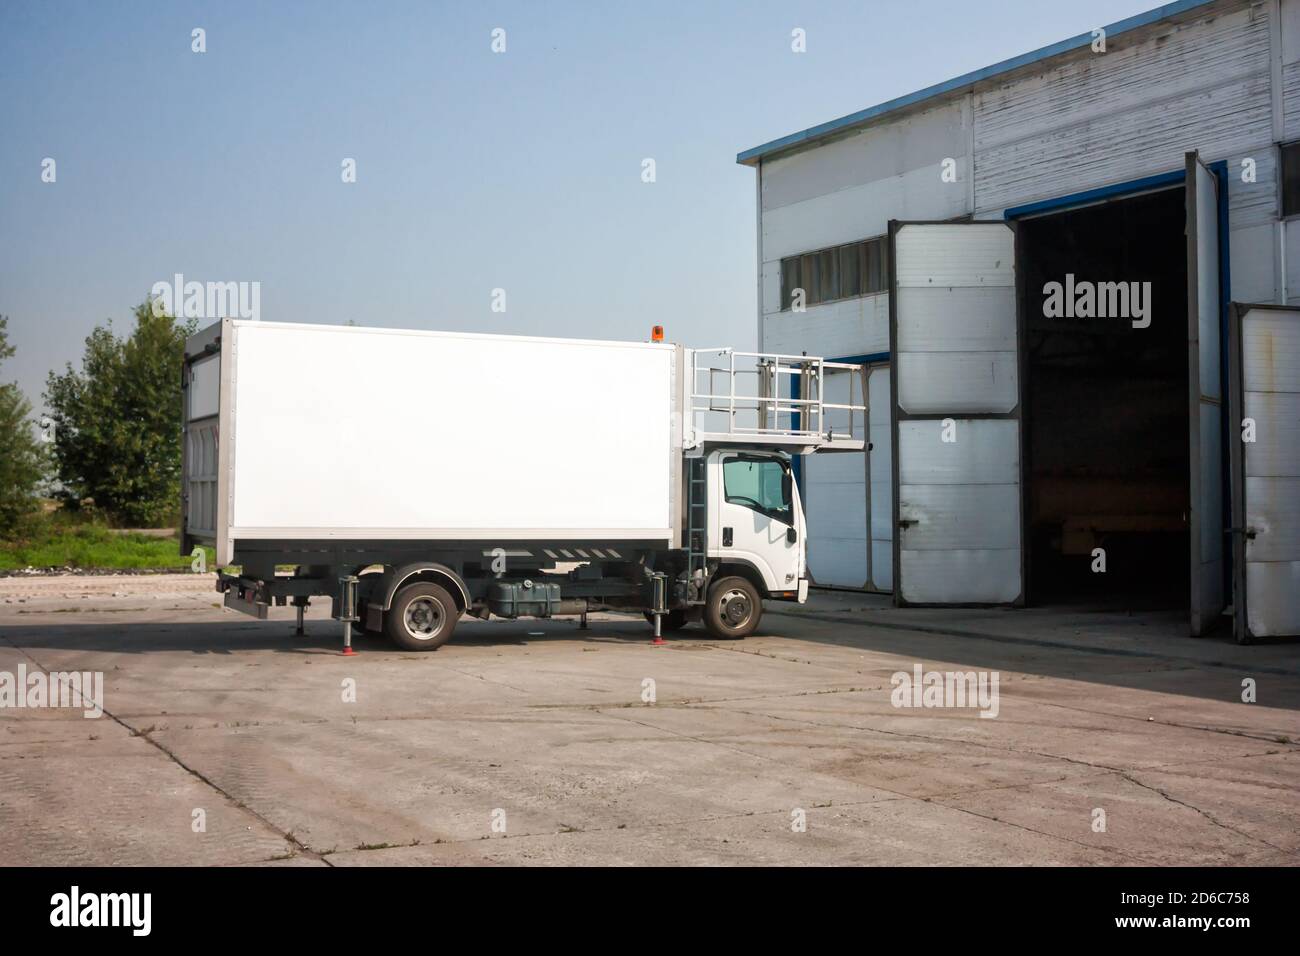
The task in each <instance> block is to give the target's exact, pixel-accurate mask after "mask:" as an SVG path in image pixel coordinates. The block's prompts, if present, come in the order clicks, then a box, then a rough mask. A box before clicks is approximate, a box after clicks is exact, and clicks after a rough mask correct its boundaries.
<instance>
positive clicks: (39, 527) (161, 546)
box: [0, 512, 216, 571]
mask: <svg viewBox="0 0 1300 956" xmlns="http://www.w3.org/2000/svg"><path fill="white" fill-rule="evenodd" d="M205 550H206V551H207V553H208V565H207V566H208V567H209V568H213V567H215V566H216V565H215V555H214V553H213V551H212V549H211V548H207V549H205ZM190 561H191V559H190V558H189V557H186V556H183V555H181V553H180V542H179V540H178V539H177V538H176V537H175V536H174V535H173V536H172V537H169V538H158V537H151V536H149V535H144V534H133V533H131V532H129V531H127V532H122V531H116V530H113V529H110V528H109V527H108V526H107V525H105V524H102V523H99V522H95V521H89V520H86V519H84V518H81V519H79V518H78V517H76V516H71V515H68V514H66V513H63V512H54V513H52V514H45V515H41V516H39V517H37V518H34V519H33V520H32V521H31V522H29V523H28V524H27V526H26V527H24V528H23V529H22V530H21V531H20V532H18V533H17V534H16V535H14V536H13V538H12V539H10V540H0V571H15V570H19V569H22V568H104V569H112V570H142V569H150V568H188V567H189V566H190Z"/></svg>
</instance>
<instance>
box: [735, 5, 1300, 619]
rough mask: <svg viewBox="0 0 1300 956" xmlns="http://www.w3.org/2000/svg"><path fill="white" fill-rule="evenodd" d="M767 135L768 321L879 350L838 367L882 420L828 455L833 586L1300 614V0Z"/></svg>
mask: <svg viewBox="0 0 1300 956" xmlns="http://www.w3.org/2000/svg"><path fill="white" fill-rule="evenodd" d="M737 161H738V162H739V163H741V164H743V165H747V166H751V167H753V168H754V170H755V172H756V174H757V175H756V184H757V185H756V195H757V206H758V274H759V295H758V300H759V315H758V328H759V342H760V350H761V351H766V352H778V353H786V354H795V355H798V354H800V353H807V354H810V355H824V356H827V357H828V358H835V359H838V360H851V361H857V362H862V363H864V364H866V365H867V366H868V368H867V372H866V376H865V381H861V382H859V381H849V380H847V379H846V378H844V377H843V376H841V377H839V378H831V379H830V380H828V381H827V382H825V383H824V385H823V393H824V394H825V395H826V396H828V397H829V396H845V395H848V394H850V393H852V394H853V395H855V396H857V395H861V394H864V393H865V395H866V396H867V399H868V402H869V405H870V412H869V416H868V418H869V421H868V422H867V423H866V424H865V425H863V426H862V427H863V428H865V429H866V431H867V437H868V438H869V441H870V445H869V450H868V451H867V452H866V453H865V454H863V455H841V456H818V457H817V458H809V459H808V460H807V461H806V462H805V463H804V464H803V466H802V473H801V475H800V484H801V489H802V492H803V496H804V500H805V504H806V507H807V511H808V528H809V544H810V553H809V566H810V572H811V574H812V576H813V578H814V580H815V582H816V583H817V584H819V585H823V586H831V587H844V588H855V589H865V590H874V591H882V592H892V593H893V594H894V595H895V599H896V601H897V602H898V603H900V604H1013V605H1014V604H1025V603H1028V604H1054V603H1055V604H1066V603H1068V604H1070V605H1077V604H1080V603H1082V604H1086V605H1094V606H1098V607H1100V606H1108V605H1109V606H1114V604H1115V602H1116V601H1117V600H1120V601H1122V602H1123V604H1124V606H1128V607H1134V606H1143V607H1186V608H1187V609H1188V617H1189V627H1190V630H1191V632H1192V633H1194V634H1201V633H1204V632H1206V631H1208V630H1210V629H1212V628H1213V627H1214V626H1216V625H1217V624H1220V623H1225V615H1226V612H1227V610H1228V609H1229V608H1231V609H1232V610H1233V611H1235V613H1236V620H1235V626H1236V629H1237V633H1238V636H1239V638H1241V639H1249V638H1251V637H1260V636H1265V635H1279V634H1296V633H1300V467H1297V466H1298V465H1300V315H1298V314H1297V313H1296V312H1293V311H1291V310H1289V309H1288V308H1287V307H1288V306H1300V235H1297V228H1298V222H1297V216H1300V0H1264V2H1242V0H1180V2H1177V3H1171V4H1168V5H1166V6H1163V7H1160V8H1159V9H1156V10H1152V11H1149V12H1147V13H1144V14H1141V15H1138V16H1136V17H1132V18H1130V19H1128V20H1125V21H1122V22H1120V23H1116V24H1112V25H1110V26H1107V27H1105V28H1103V29H1100V30H1098V31H1096V32H1090V33H1087V34H1082V35H1080V36H1078V37H1075V38H1073V39H1070V40H1066V41H1063V42H1061V43H1058V44H1055V45H1053V46H1050V47H1046V48H1044V49H1041V50H1038V51H1035V52H1033V53H1028V54H1025V55H1023V56H1019V57H1016V58H1014V59H1011V60H1008V61H1006V62H1003V63H998V64H995V65H993V66H990V67H987V68H985V69H982V70H978V71H976V72H974V73H970V74H967V75H965V76H961V77H958V78H956V79H953V80H950V81H948V82H945V83H941V84H939V85H937V86H933V87H930V88H928V89H924V90H921V91H919V92H917V93H913V94H911V95H908V96H904V97H901V98H899V99H896V100H891V101H889V102H887V103H882V104H880V105H878V106H874V107H871V108H869V109H866V110H863V111H861V112H858V113H855V114H853V115H850V116H846V117H843V118H841V119H838V120H834V121H831V122H828V123H824V124H822V125H820V126H815V127H812V128H811V129H807V130H804V131H802V132H798V133H794V134H792V135H789V136H784V137H782V138H781V139H777V140H774V141H773V142H770V143H767V144H765V145H762V146H758V147H755V148H753V149H749V150H746V151H745V152H743V153H741V154H740V155H739V156H738V157H737ZM1234 303H1251V304H1262V305H1263V306H1265V307H1262V308H1253V309H1252V308H1247V307H1245V306H1241V305H1234ZM845 374H847V373H845ZM1247 418H1249V419H1250V426H1249V429H1240V430H1239V428H1238V424H1237V423H1240V422H1241V421H1243V420H1245V419H1247ZM1247 431H1249V433H1250V434H1249V435H1247ZM1243 436H1246V440H1245V441H1243ZM1252 439H1253V440H1252ZM1234 528H1235V529H1236V530H1235V531H1233V530H1232V529H1234Z"/></svg>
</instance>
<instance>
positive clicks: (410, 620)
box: [384, 581, 460, 651]
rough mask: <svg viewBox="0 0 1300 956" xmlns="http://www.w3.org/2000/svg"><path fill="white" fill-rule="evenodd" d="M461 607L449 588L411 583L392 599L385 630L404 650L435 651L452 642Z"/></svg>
mask: <svg viewBox="0 0 1300 956" xmlns="http://www.w3.org/2000/svg"><path fill="white" fill-rule="evenodd" d="M459 619H460V608H458V607H456V602H455V601H454V600H452V597H451V595H450V594H448V593H447V589H446V588H443V587H440V586H439V585H437V584H431V583H430V582H428V581H417V582H416V583H414V584H408V585H407V586H406V587H404V588H402V589H401V590H400V591H398V592H397V594H395V595H394V596H393V604H392V607H391V608H389V610H388V612H387V614H386V615H385V620H384V628H385V630H387V631H388V636H389V637H390V638H392V640H393V643H394V644H396V645H397V646H398V647H400V648H402V650H405V651H435V650H437V649H438V648H440V647H442V645H444V644H446V643H447V642H448V641H450V640H451V635H452V633H453V632H454V631H455V630H456V621H458V620H459Z"/></svg>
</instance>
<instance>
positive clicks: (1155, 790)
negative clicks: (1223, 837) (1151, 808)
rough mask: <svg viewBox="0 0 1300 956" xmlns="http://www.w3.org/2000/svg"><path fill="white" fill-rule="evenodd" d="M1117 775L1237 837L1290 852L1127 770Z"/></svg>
mask: <svg viewBox="0 0 1300 956" xmlns="http://www.w3.org/2000/svg"><path fill="white" fill-rule="evenodd" d="M1119 775H1120V776H1121V777H1123V778H1124V779H1125V780H1127V781H1128V782H1129V783H1131V784H1134V785H1135V786H1139V787H1141V788H1142V789H1143V790H1150V791H1151V792H1152V793H1156V794H1159V795H1160V796H1162V797H1164V798H1165V799H1166V800H1168V801H1169V802H1170V803H1173V804H1177V805H1178V806H1180V807H1186V808H1187V809H1188V810H1191V811H1193V812H1195V813H1199V814H1200V815H1201V816H1202V817H1204V818H1205V819H1206V820H1209V821H1210V822H1211V823H1212V824H1214V825H1215V826H1216V827H1219V828H1220V829H1222V830H1227V831H1228V832H1229V833H1233V834H1236V835H1237V836H1239V837H1244V838H1245V839H1247V840H1253V841H1254V842H1256V843H1259V844H1262V845H1263V846H1266V847H1268V848H1269V849H1270V850H1277V851H1278V852H1280V853H1287V852H1290V851H1288V850H1284V849H1283V848H1282V847H1280V846H1276V845H1275V844H1272V843H1269V842H1268V841H1267V840H1265V839H1262V838H1260V837H1257V836H1255V835H1254V834H1253V833H1247V832H1246V831H1245V830H1242V829H1240V828H1238V827H1234V826H1230V825H1228V824H1226V823H1224V822H1223V821H1222V820H1220V819H1218V818H1217V817H1215V816H1214V814H1212V813H1210V812H1209V811H1207V810H1202V809H1201V808H1200V807H1198V806H1196V805H1194V804H1191V803H1188V802H1187V801H1186V800H1179V799H1178V798H1177V797H1175V796H1173V795H1172V794H1170V793H1169V792H1168V791H1166V790H1162V789H1161V788H1160V787H1157V786H1155V785H1154V784H1150V783H1143V782H1142V781H1141V780H1139V779H1137V778H1136V777H1135V776H1133V774H1132V773H1130V772H1128V771H1125V770H1121V771H1120V772H1119Z"/></svg>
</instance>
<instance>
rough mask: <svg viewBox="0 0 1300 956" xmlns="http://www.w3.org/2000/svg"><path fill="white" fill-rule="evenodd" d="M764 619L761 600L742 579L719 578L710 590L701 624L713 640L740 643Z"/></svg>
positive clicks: (752, 588) (756, 590) (755, 589)
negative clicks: (714, 638) (718, 638)
mask: <svg viewBox="0 0 1300 956" xmlns="http://www.w3.org/2000/svg"><path fill="white" fill-rule="evenodd" d="M762 617H763V598H762V596H761V595H760V594H759V593H758V588H756V587H754V585H752V584H750V583H749V582H748V581H747V580H745V579H744V578H738V577H737V578H722V579H721V580H719V581H715V582H714V583H713V586H712V587H710V588H709V600H708V601H707V602H706V603H705V605H704V624H705V626H706V627H707V628H708V629H709V633H710V634H712V635H713V636H714V637H720V638H724V639H726V640H739V639H740V638H742V637H749V635H751V634H753V633H754V631H755V630H756V629H757V628H758V622H759V620H761V619H762Z"/></svg>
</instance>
